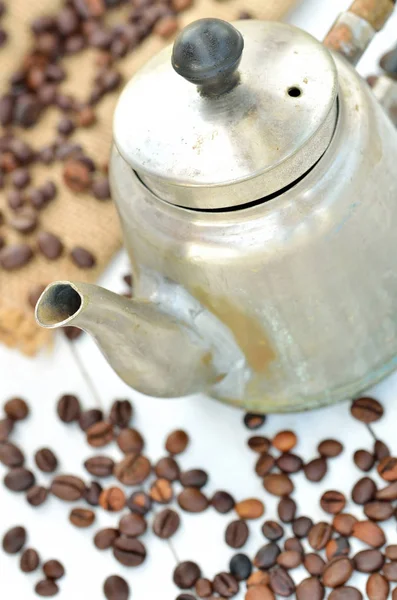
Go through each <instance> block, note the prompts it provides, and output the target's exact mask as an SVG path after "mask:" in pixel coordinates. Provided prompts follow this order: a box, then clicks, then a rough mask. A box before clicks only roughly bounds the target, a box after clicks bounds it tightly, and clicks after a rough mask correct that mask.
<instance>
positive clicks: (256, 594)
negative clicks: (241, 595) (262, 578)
mask: <svg viewBox="0 0 397 600" xmlns="http://www.w3.org/2000/svg"><path fill="white" fill-rule="evenodd" d="M245 600H275V596H274V594H273V592H272V590H271V589H270V588H269V587H268V586H267V585H254V586H252V587H250V588H248V591H247V593H246V595H245Z"/></svg>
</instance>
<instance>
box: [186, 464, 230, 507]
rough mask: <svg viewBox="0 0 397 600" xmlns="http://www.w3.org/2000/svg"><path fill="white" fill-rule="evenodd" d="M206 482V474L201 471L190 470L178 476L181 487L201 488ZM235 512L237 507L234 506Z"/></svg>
mask: <svg viewBox="0 0 397 600" xmlns="http://www.w3.org/2000/svg"><path fill="white" fill-rule="evenodd" d="M207 481H208V474H207V473H206V472H205V471H203V470H202V469H190V471H184V472H183V473H181V474H180V482H181V484H182V485H183V487H196V488H202V487H204V486H205V485H206V483H207ZM236 510H237V506H236Z"/></svg>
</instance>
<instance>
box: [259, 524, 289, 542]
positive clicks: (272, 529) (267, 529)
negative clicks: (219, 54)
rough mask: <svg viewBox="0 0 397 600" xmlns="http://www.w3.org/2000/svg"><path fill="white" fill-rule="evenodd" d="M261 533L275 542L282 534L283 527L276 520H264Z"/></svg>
mask: <svg viewBox="0 0 397 600" xmlns="http://www.w3.org/2000/svg"><path fill="white" fill-rule="evenodd" d="M262 533H263V535H264V536H265V538H267V539H268V540H270V541H271V542H277V540H280V539H281V538H282V537H283V535H284V529H283V528H282V526H281V525H280V524H279V523H277V522H276V521H265V522H264V523H263V525H262Z"/></svg>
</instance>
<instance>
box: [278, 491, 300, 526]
mask: <svg viewBox="0 0 397 600" xmlns="http://www.w3.org/2000/svg"><path fill="white" fill-rule="evenodd" d="M296 509H297V507H296V503H295V501H294V500H293V499H292V498H288V497H285V498H281V500H280V502H279V504H278V507H277V512H278V516H279V518H280V520H281V521H282V522H283V523H292V521H293V520H294V519H295V515H296Z"/></svg>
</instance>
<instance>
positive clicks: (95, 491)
mask: <svg viewBox="0 0 397 600" xmlns="http://www.w3.org/2000/svg"><path fill="white" fill-rule="evenodd" d="M101 493H102V486H101V485H99V483H98V482H97V481H92V482H91V483H90V485H89V486H88V487H87V488H86V489H85V490H84V494H83V498H84V500H85V501H86V502H88V504H90V505H91V506H98V505H99V498H100V496H101Z"/></svg>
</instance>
